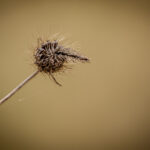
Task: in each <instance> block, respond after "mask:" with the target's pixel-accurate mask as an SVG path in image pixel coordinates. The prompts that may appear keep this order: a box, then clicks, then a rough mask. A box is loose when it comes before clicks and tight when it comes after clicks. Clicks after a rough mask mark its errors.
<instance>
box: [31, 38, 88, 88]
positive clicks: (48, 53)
mask: <svg viewBox="0 0 150 150" xmlns="http://www.w3.org/2000/svg"><path fill="white" fill-rule="evenodd" d="M34 57H35V64H36V65H37V66H38V70H39V71H40V72H41V71H43V72H45V73H49V74H50V75H51V76H52V78H53V79H54V81H55V82H56V83H57V84H58V85H60V84H59V83H58V82H57V81H56V79H55V78H54V76H53V73H55V72H59V71H61V70H63V69H64V66H65V65H66V64H67V63H68V62H70V61H73V62H75V61H80V62H89V59H88V58H86V57H83V56H81V55H79V54H77V53H76V52H75V51H73V50H72V49H71V48H65V47H64V46H62V45H59V43H58V41H56V40H54V41H46V42H45V43H44V44H41V46H40V47H38V48H37V49H36V51H35V54H34Z"/></svg>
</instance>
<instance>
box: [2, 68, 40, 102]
mask: <svg viewBox="0 0 150 150" xmlns="http://www.w3.org/2000/svg"><path fill="white" fill-rule="evenodd" d="M38 73H39V71H38V70H37V71H35V72H34V73H32V74H31V75H30V76H29V77H27V78H26V79H25V80H24V81H22V82H21V83H20V84H19V85H18V86H17V87H16V88H14V89H13V90H12V91H11V92H9V93H8V94H7V95H6V96H5V97H4V98H2V99H1V100H0V104H2V103H3V102H5V101H6V100H7V99H9V98H10V97H11V96H13V95H14V94H15V93H16V92H17V91H18V90H19V89H20V88H22V87H23V86H24V85H25V84H26V83H27V82H28V81H30V80H31V79H32V78H33V77H35V76H36V75H37V74H38Z"/></svg>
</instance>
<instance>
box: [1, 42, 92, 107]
mask: <svg viewBox="0 0 150 150" xmlns="http://www.w3.org/2000/svg"><path fill="white" fill-rule="evenodd" d="M34 58H35V64H36V65H37V67H38V69H37V71H35V72H34V73H32V74H31V75H30V76H29V77H27V78H26V79H25V80H24V81H22V82H21V83H20V84H19V85H18V86H17V87H16V88H14V89H13V90H12V91H11V92H10V93H8V94H7V95H6V96H5V97H4V98H2V99H1V100H0V104H2V103H3V102H5V101H6V100H7V99H9V98H10V97H11V96H12V95H14V94H15V93H16V92H17V91H18V90H19V89H20V88H21V87H23V86H24V85H25V84H26V83H27V82H28V81H30V80H31V79H32V78H33V77H35V76H36V75H37V74H38V73H39V72H45V73H48V74H49V75H50V76H51V77H52V79H53V80H54V81H55V83H56V84H58V85H60V86H61V84H60V83H58V82H57V80H56V79H55V77H54V75H53V73H56V72H60V71H62V70H64V69H65V68H66V64H67V63H69V62H70V61H72V62H76V61H80V62H89V59H88V58H87V57H84V56H81V55H80V54H77V52H76V51H74V50H72V49H71V48H66V47H64V46H62V45H61V44H59V42H58V41H57V40H53V41H46V42H43V41H42V43H41V44H40V43H39V40H38V48H37V49H36V50H35V53H34Z"/></svg>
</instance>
